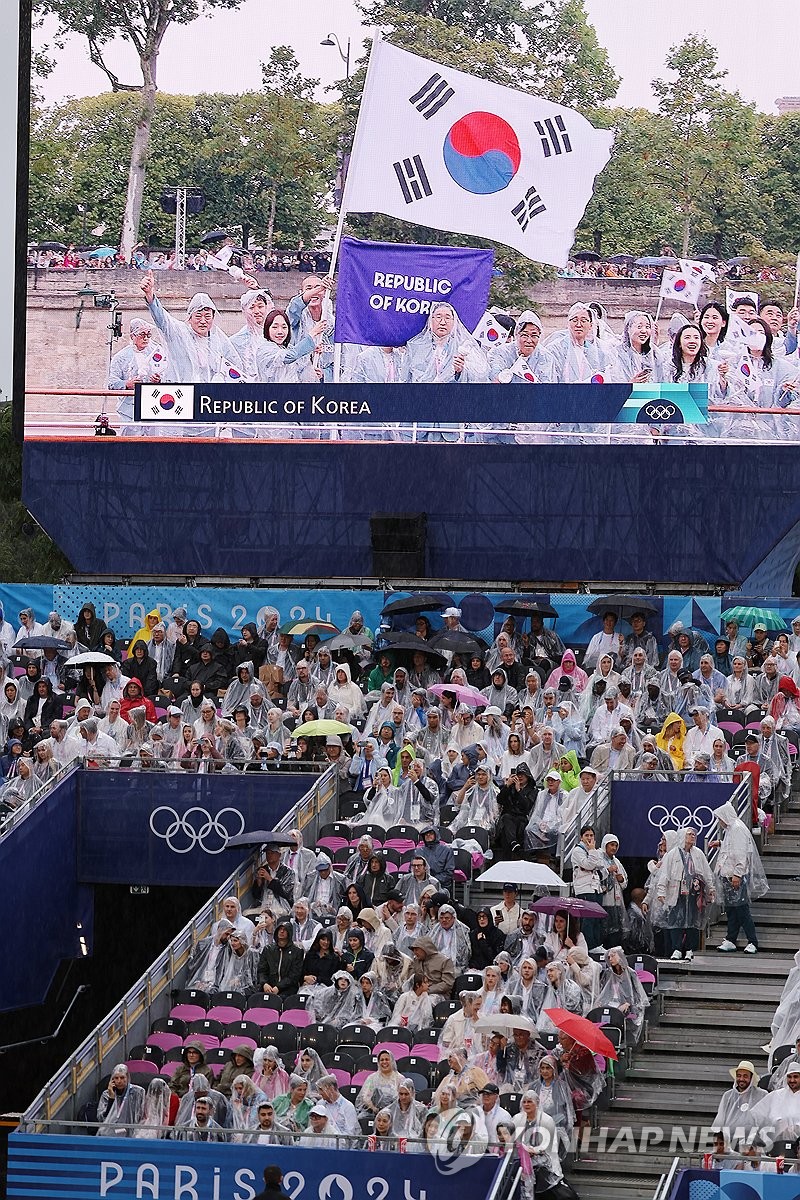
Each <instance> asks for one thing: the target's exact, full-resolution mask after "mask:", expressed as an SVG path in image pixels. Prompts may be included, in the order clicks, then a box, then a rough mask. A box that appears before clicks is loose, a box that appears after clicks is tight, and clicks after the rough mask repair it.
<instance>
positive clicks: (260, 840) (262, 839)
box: [227, 829, 297, 850]
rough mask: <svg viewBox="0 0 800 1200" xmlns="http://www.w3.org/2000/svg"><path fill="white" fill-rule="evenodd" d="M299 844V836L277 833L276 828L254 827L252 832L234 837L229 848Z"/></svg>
mask: <svg viewBox="0 0 800 1200" xmlns="http://www.w3.org/2000/svg"><path fill="white" fill-rule="evenodd" d="M265 844H266V845H267V846H292V847H296V846H297V838H293V837H289V835H288V833H276V832H275V830H274V829H254V830H253V832H252V833H240V834H237V836H236V837H232V838H231V839H230V841H229V842H228V846H227V849H229V850H230V848H231V846H262V845H265Z"/></svg>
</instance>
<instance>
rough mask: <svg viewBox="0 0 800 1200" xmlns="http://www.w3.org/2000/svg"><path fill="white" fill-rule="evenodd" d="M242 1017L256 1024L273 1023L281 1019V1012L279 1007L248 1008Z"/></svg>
mask: <svg viewBox="0 0 800 1200" xmlns="http://www.w3.org/2000/svg"><path fill="white" fill-rule="evenodd" d="M241 1019H242V1020H244V1021H252V1022H253V1024H254V1025H273V1024H274V1023H275V1022H276V1021H280V1019H281V1014H280V1013H279V1012H278V1010H277V1008H248V1010H247V1012H246V1013H245V1014H244V1016H243V1017H242V1018H241Z"/></svg>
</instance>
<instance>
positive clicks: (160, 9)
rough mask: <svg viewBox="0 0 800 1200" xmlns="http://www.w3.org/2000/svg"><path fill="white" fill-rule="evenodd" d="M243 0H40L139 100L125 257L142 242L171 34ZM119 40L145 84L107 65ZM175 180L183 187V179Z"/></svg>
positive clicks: (41, 10)
mask: <svg viewBox="0 0 800 1200" xmlns="http://www.w3.org/2000/svg"><path fill="white" fill-rule="evenodd" d="M241 2H242V0H37V14H38V15H42V14H47V13H51V14H53V15H54V16H55V17H57V19H58V21H59V24H60V28H61V31H62V33H63V34H78V35H80V36H82V37H85V38H86V39H87V41H88V43H89V58H90V59H91V61H92V62H93V63H94V65H95V66H96V67H99V68H100V70H101V71H102V72H103V73H104V75H105V76H106V78H107V79H108V81H109V83H110V84H111V90H112V91H113V92H133V93H135V94H136V96H137V98H138V106H137V111H136V117H135V125H134V132H133V140H132V142H131V146H130V157H129V164H128V182H127V188H126V192H125V210H124V213H123V218H122V233H121V238H120V249H121V252H122V253H123V254H124V255H125V258H126V259H129V258H130V255H131V252H132V250H133V248H134V246H135V245H136V243H137V241H138V240H139V222H140V219H141V211H142V198H143V196H144V186H145V176H146V172H147V163H148V158H149V152H150V139H151V135H152V127H153V117H154V114H155V107H156V93H157V91H158V84H157V78H156V76H157V66H158V55H159V52H160V50H161V46H162V43H163V41H164V37H165V35H166V33H167V30H168V29H169V28H170V26H172V25H189V24H191V22H192V21H195V20H196V19H197V18H198V17H200V16H205V15H207V14H208V13H209V12H211V11H213V10H214V9H216V8H228V9H230V8H238V6H239V5H240V4H241ZM114 38H122V39H123V41H125V42H127V44H128V45H129V46H130V47H132V48H133V50H134V52H135V54H136V58H137V61H138V65H139V70H140V71H141V75H142V82H141V83H122V82H121V81H120V79H119V77H118V76H117V75H116V74H115V72H114V71H112V70H111V68H110V67H109V66H108V64H107V62H106V60H105V53H106V50H107V47H108V45H109V43H110V42H111V41H112V40H113V39H114ZM175 182H180V183H183V182H185V181H184V180H179V181H177V180H176V181H175Z"/></svg>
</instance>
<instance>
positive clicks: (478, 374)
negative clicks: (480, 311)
mask: <svg viewBox="0 0 800 1200" xmlns="http://www.w3.org/2000/svg"><path fill="white" fill-rule="evenodd" d="M408 365H409V379H410V382H411V383H486V382H487V380H488V378H489V364H488V362H487V361H486V355H485V354H484V352H483V350H482V349H481V347H480V345H479V344H478V342H477V341H476V340H475V338H474V337H473V336H472V334H471V333H470V332H469V330H468V329H467V328H466V327H465V325H464V324H463V322H462V321H461V320H460V319H459V316H458V313H457V312H456V310H455V309H454V308H453V306H452V304H446V303H439V304H435V305H434V306H433V308H432V309H431V311H430V315H429V316H428V320H427V322H426V324H425V328H424V329H423V330H422V332H421V333H418V334H416V335H415V336H414V337H413V338H411V339H410V340H409V343H408ZM462 436H463V435H460V434H459V427H458V426H457V425H440V424H433V425H432V426H431V428H430V429H429V430H424V431H422V432H420V433H419V434H418V438H419V440H420V441H431V442H456V441H459V440H461V437H462Z"/></svg>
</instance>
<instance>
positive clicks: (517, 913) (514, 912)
mask: <svg viewBox="0 0 800 1200" xmlns="http://www.w3.org/2000/svg"><path fill="white" fill-rule="evenodd" d="M499 800H500V797H499V796H498V803H499ZM501 822H502V817H501ZM491 915H492V921H493V922H494V924H495V926H496V927H497V929H498V930H499V931H500V932H501V933H502V934H504V935H505V936H506V937H508V935H509V934H512V933H514V932H515V930H517V929H518V928H519V922H520V918H521V916H522V906H521V905H520V903H519V889H518V888H517V885H516V884H515V883H510V882H509V883H504V884H503V899H502V902H501V903H500V904H497V905H495V907H494V908H493V909H492V910H491ZM504 949H505V946H504Z"/></svg>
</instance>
